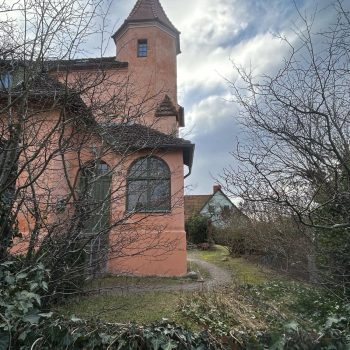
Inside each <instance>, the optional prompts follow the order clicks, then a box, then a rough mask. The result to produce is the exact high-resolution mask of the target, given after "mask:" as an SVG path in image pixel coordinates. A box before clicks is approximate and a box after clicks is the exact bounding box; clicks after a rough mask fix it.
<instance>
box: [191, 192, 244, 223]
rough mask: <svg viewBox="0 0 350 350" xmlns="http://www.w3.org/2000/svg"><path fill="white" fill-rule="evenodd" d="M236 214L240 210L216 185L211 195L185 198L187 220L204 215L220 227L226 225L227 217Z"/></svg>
mask: <svg viewBox="0 0 350 350" xmlns="http://www.w3.org/2000/svg"><path fill="white" fill-rule="evenodd" d="M235 212H239V209H238V208H237V207H236V206H235V205H234V204H233V203H232V202H231V200H230V199H229V198H228V197H227V196H226V194H225V193H224V192H223V191H222V189H221V186H219V185H215V186H214V187H213V193H212V194H209V195H193V196H185V220H187V219H189V218H190V217H191V216H195V215H202V216H206V217H208V218H209V219H210V220H211V222H212V223H213V225H215V226H218V227H220V226H223V225H224V223H225V217H227V216H228V215H231V214H234V213H235Z"/></svg>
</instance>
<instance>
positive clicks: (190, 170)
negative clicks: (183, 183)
mask: <svg viewBox="0 0 350 350" xmlns="http://www.w3.org/2000/svg"><path fill="white" fill-rule="evenodd" d="M191 173H192V167H189V171H188V174H186V175H185V176H184V179H187V178H188V177H189V176H190V175H191Z"/></svg>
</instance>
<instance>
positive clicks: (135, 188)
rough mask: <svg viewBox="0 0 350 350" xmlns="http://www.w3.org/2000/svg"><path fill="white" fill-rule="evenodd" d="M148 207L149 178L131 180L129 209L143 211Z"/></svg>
mask: <svg viewBox="0 0 350 350" xmlns="http://www.w3.org/2000/svg"><path fill="white" fill-rule="evenodd" d="M146 209H147V180H145V181H142V180H141V181H129V183H128V210H129V211H132V210H137V211H142V210H146Z"/></svg>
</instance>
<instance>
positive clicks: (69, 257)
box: [0, 0, 188, 297]
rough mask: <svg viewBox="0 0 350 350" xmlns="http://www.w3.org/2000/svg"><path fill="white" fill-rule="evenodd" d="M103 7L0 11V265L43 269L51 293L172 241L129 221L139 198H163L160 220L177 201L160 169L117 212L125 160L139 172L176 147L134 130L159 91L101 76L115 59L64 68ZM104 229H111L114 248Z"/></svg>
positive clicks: (28, 5) (31, 2)
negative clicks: (41, 265) (9, 261)
mask: <svg viewBox="0 0 350 350" xmlns="http://www.w3.org/2000/svg"><path fill="white" fill-rule="evenodd" d="M103 5H104V1H103V0H89V1H86V0H78V1H77V0H63V1H41V0H23V1H18V2H15V3H12V4H9V3H8V2H7V1H3V2H2V3H1V4H0V13H1V14H4V15H5V16H6V18H5V20H4V21H0V36H1V37H6V38H7V42H6V43H5V42H3V43H2V46H1V47H0V50H1V51H0V57H1V63H0V64H1V67H0V69H1V70H0V75H1V83H2V88H1V89H0V90H1V91H0V100H1V104H0V115H1V118H0V122H1V124H0V140H1V143H0V164H1V166H0V204H1V205H0V218H1V220H0V242H1V243H0V259H5V258H6V257H7V256H8V254H9V253H10V252H11V249H12V252H13V251H15V252H16V253H17V254H22V255H23V256H24V260H25V263H26V264H31V263H32V262H36V261H45V263H46V266H47V267H48V268H49V269H50V270H51V286H52V288H51V292H52V295H54V296H56V297H57V295H59V294H60V293H66V292H67V290H74V288H75V284H79V283H78V282H79V281H81V279H84V278H86V275H87V274H90V275H95V274H98V273H101V272H103V271H105V269H106V264H107V257H110V258H111V259H120V260H121V259H122V258H128V257H132V256H136V255H145V256H147V254H150V252H152V256H153V258H158V259H159V260H161V259H164V257H165V256H166V255H167V254H168V253H169V252H171V251H173V250H174V249H175V248H176V246H177V243H178V242H177V239H176V238H172V239H169V238H168V239H164V237H163V236H162V232H163V231H164V230H165V229H166V227H164V224H159V223H158V222H157V220H156V219H154V218H153V217H152V216H150V215H148V214H147V213H146V214H143V215H135V214H137V213H138V212H139V211H141V212H147V209H148V208H146V207H144V206H145V202H144V201H143V197H144V196H145V192H144V191H146V192H147V191H148V192H147V193H148V195H149V192H150V191H152V193H155V194H156V193H161V195H155V196H154V198H155V199H154V200H157V201H158V202H157V203H153V204H154V205H158V206H159V208H160V209H161V210H160V212H164V213H166V212H168V211H169V210H170V209H171V208H170V207H169V206H173V207H177V206H179V205H182V203H181V202H180V198H181V190H179V193H176V194H174V193H173V194H171V193H170V192H169V188H168V187H166V186H164V183H166V181H170V175H171V174H170V173H169V171H168V169H164V171H163V172H162V171H161V170H162V169H161V168H159V169H160V170H159V171H158V173H157V175H156V178H155V181H154V188H152V189H150V188H145V189H143V191H142V189H140V188H137V190H135V193H134V194H133V197H132V198H133V199H132V200H133V203H131V204H128V210H125V206H123V205H122V204H123V203H124V202H125V192H126V188H127V186H131V185H132V183H133V182H132V178H131V175H130V174H129V173H128V171H129V169H130V164H131V160H132V159H133V158H135V157H133V156H134V155H138V157H142V156H143V157H144V158H143V161H142V162H141V163H139V164H138V165H136V166H137V167H139V168H140V169H141V168H142V167H143V166H145V163H147V162H151V161H153V162H156V161H157V159H158V158H155V157H153V156H158V157H159V156H166V154H167V152H169V148H170V149H171V146H172V145H174V144H172V142H178V141H177V140H178V139H176V138H175V137H172V136H168V137H166V140H165V139H164V135H163V134H161V133H158V132H157V131H151V129H150V125H147V127H146V126H144V125H142V122H143V117H144V115H146V114H147V113H150V112H151V111H154V109H155V108H156V107H157V105H158V102H159V98H160V96H163V94H164V92H162V91H157V92H154V91H152V92H151V91H150V90H140V87H138V86H136V85H135V84H134V83H133V82H132V81H134V80H133V79H131V77H130V76H126V75H123V76H120V77H119V78H118V79H116V77H115V75H114V74H113V72H112V73H111V71H113V69H115V68H118V67H119V68H120V67H121V66H122V65H123V63H120V62H116V61H115V60H111V59H108V58H107V59H104V58H96V59H90V60H86V59H85V60H84V59H80V60H79V59H75V60H73V58H76V57H77V56H78V57H80V56H83V53H84V52H83V50H82V47H83V44H84V43H85V41H86V40H87V38H88V37H89V36H90V35H91V34H92V33H94V32H95V28H96V27H95V25H94V24H96V23H97V22H99V23H104V18H105V17H104V16H105V13H104V12H103V8H104V7H103ZM16 23H17V24H16ZM7 24H10V25H9V26H7ZM101 51H103V48H101ZM80 65H83V66H85V67H86V66H89V67H92V68H93V69H91V70H84V71H81V70H79V69H76V68H77V67H79V66H80ZM111 68H112V69H111ZM176 146H179V145H178V144H177V145H176ZM187 146H188V144H187ZM147 164H148V163H147ZM133 171H136V172H137V171H138V168H136V169H134V170H133ZM178 172H179V174H180V175H181V176H183V170H182V169H178ZM129 178H130V179H129ZM134 184H135V183H134ZM162 186H163V187H162ZM151 195H152V194H151ZM172 195H173V198H172ZM137 203H138V204H139V205H137ZM146 204H147V203H146ZM121 207H123V209H121ZM109 213H112V215H109ZM159 215H162V214H161V213H158V217H159ZM111 230H114V232H117V233H118V234H115V237H114V238H113V240H111V239H109V238H108V233H109V232H110V231H111ZM157 254H158V255H157ZM116 272H118V271H116ZM119 272H124V273H125V272H128V271H125V269H124V270H123V267H122V266H121V268H120V271H119Z"/></svg>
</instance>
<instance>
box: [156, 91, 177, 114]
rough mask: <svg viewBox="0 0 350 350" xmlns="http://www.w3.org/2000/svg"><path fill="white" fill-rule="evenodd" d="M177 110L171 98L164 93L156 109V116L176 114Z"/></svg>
mask: <svg viewBox="0 0 350 350" xmlns="http://www.w3.org/2000/svg"><path fill="white" fill-rule="evenodd" d="M177 115H178V112H177V110H176V107H175V106H174V104H173V102H172V101H171V98H170V97H169V96H168V95H165V97H164V99H163V101H162V102H161V103H160V104H159V105H158V107H157V110H156V117H168V116H176V117H177Z"/></svg>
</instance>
